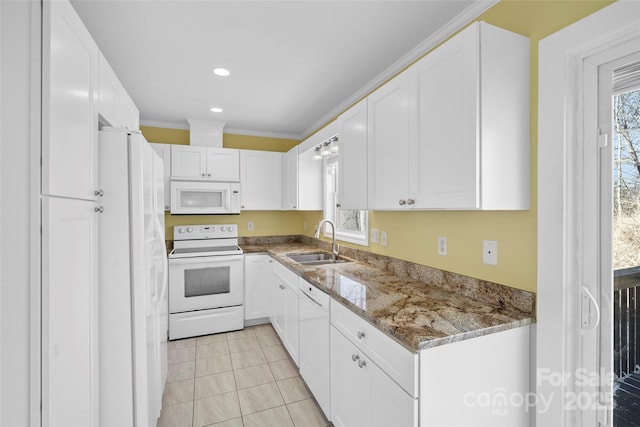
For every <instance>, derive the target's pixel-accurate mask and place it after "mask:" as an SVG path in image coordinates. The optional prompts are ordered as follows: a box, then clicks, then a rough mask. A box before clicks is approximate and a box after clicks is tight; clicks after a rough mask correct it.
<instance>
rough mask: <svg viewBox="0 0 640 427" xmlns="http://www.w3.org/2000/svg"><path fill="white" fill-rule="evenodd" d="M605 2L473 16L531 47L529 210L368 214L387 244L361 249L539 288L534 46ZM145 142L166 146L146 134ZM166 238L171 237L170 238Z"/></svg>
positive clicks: (505, 6) (298, 222) (279, 215)
mask: <svg viewBox="0 0 640 427" xmlns="http://www.w3.org/2000/svg"><path fill="white" fill-rule="evenodd" d="M610 3H612V2H611V1H592V0H588V1H586V0H583V1H574V0H571V1H555V0H554V1H551V0H547V1H531V0H509V1H502V2H500V3H498V4H497V5H496V6H494V7H493V8H491V9H490V10H488V11H487V12H486V13H484V14H483V15H482V16H480V17H479V18H478V20H483V21H486V22H488V23H489V24H493V25H496V26H498V27H502V28H506V29H508V30H511V31H514V32H517V33H519V34H523V35H525V36H527V37H529V38H530V41H531V209H530V210H529V211H524V212H521V211H518V212H506V211H503V212H501V211H496V212H469V211H460V212H457V211H455V212H442V211H436V212H430V211H418V212H370V215H369V218H370V220H369V228H377V229H379V230H380V231H383V230H384V231H386V232H387V233H388V245H387V246H386V247H383V246H381V245H380V244H370V245H369V248H365V249H367V250H370V251H371V252H375V253H380V254H384V255H389V256H393V257H396V258H401V259H405V260H408V261H413V262H417V263H420V264H425V265H430V266H432V267H436V268H440V269H443V270H448V271H453V272H456V273H461V274H465V275H468V276H472V277H477V278H480V279H484V280H489V281H492V282H496V283H501V284H505V285H508V286H513V287H516V288H520V289H525V290H529V291H535V290H536V251H537V245H536V233H537V229H536V220H537V198H536V194H537V164H538V163H537V151H538V141H537V137H538V42H539V41H540V39H542V38H544V37H546V36H548V35H550V34H552V33H554V32H556V31H558V30H560V29H561V28H563V27H566V26H567V25H569V24H571V23H573V22H576V21H578V20H580V19H581V18H583V17H585V16H587V15H590V14H591V13H593V12H595V11H597V10H599V9H601V8H603V7H605V6H606V5H608V4H610ZM147 132H149V131H148V130H147V129H146V128H143V133H145V136H147ZM183 132H186V131H183ZM229 137H230V135H225V142H224V143H225V146H226V145H227V144H229V146H233V147H234V148H257V149H262V150H267V149H269V148H266V147H265V146H262V145H261V143H260V142H259V141H258V142H257V143H256V142H254V141H253V140H250V139H252V138H254V137H246V138H245V139H244V141H245V143H246V144H248V146H246V147H240V146H237V145H232V144H236V143H237V141H236V140H235V138H236V136H233V139H234V141H233V142H231V141H229V143H228V142H227V141H228V138H229ZM182 138H183V137H182ZM238 138H242V137H238ZM147 139H148V140H150V141H154V142H171V141H168V140H163V139H159V138H153V137H149V136H148V137H147ZM187 141H188V138H187ZM263 142H265V145H270V144H274V145H270V146H271V147H278V148H275V149H273V151H286V150H287V149H288V148H284V147H285V146H286V143H275V142H273V141H269V142H266V141H264V140H263ZM239 144H240V145H242V144H241V143H239ZM279 144H282V145H279ZM167 217H169V216H168V215H167ZM321 217H322V213H321V212H255V213H251V212H244V213H242V214H241V215H240V216H232V217H216V216H214V217H169V219H168V220H167V226H168V228H169V227H172V226H173V225H174V224H178V222H174V221H183V219H185V218H186V219H185V221H186V222H180V224H186V223H194V224H197V223H207V222H208V221H209V218H210V219H211V220H210V222H212V223H215V222H216V221H218V222H224V221H227V220H228V221H230V222H234V223H235V222H237V223H238V224H240V232H241V234H242V235H248V232H247V231H246V222H247V221H249V220H254V221H256V230H255V231H254V232H253V234H254V235H271V234H274V235H284V234H298V233H302V234H305V235H307V236H312V235H313V232H314V226H315V224H317V223H318V222H319V220H320V219H321ZM192 218H193V220H192ZM196 220H198V221H200V220H201V221H202V222H196ZM189 221H191V222H189ZM259 224H260V225H259ZM305 225H306V228H305ZM171 235H172V233H171V234H169V237H168V238H171V237H170V236H171ZM438 236H446V237H447V238H448V256H446V257H443V256H439V255H437V238H438ZM482 240H497V241H498V264H499V265H498V266H489V265H485V264H483V263H482ZM348 246H353V247H358V246H357V245H348ZM360 248H362V247H360Z"/></svg>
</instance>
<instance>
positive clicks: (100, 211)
mask: <svg viewBox="0 0 640 427" xmlns="http://www.w3.org/2000/svg"><path fill="white" fill-rule="evenodd" d="M93 211H94V212H99V213H102V212H104V206H102V205H100V206H96V207H95V208H93Z"/></svg>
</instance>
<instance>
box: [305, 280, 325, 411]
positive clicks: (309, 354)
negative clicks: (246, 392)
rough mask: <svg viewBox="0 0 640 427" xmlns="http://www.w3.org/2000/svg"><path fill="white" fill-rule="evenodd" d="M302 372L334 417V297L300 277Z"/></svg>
mask: <svg viewBox="0 0 640 427" xmlns="http://www.w3.org/2000/svg"><path fill="white" fill-rule="evenodd" d="M298 287H299V292H298V312H299V328H300V329H299V337H300V340H299V346H300V347H299V361H300V375H302V378H303V379H304V381H305V382H306V383H307V386H309V389H310V390H311V392H312V393H313V396H314V397H315V398H316V400H317V401H318V404H319V405H320V408H322V411H323V412H324V415H325V416H326V417H327V419H330V417H331V410H330V409H331V408H330V402H331V396H330V394H329V384H330V377H331V375H330V371H329V357H330V352H329V303H330V302H331V297H330V296H329V295H328V294H326V293H324V292H322V291H321V290H319V289H318V288H316V287H315V286H313V285H312V284H310V283H309V282H307V281H306V280H304V279H303V278H300V279H299V281H298Z"/></svg>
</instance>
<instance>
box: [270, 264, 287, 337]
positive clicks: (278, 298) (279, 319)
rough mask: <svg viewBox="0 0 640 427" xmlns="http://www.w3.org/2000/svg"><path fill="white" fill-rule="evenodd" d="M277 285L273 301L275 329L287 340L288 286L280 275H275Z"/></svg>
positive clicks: (273, 288) (274, 287) (272, 297)
mask: <svg viewBox="0 0 640 427" xmlns="http://www.w3.org/2000/svg"><path fill="white" fill-rule="evenodd" d="M273 277H274V283H275V286H273V287H272V290H273V293H272V295H271V303H272V305H273V320H272V322H271V323H272V324H273V329H275V330H276V332H277V333H278V336H279V337H280V339H281V340H282V341H283V342H284V341H285V338H284V337H285V335H284V334H285V319H286V310H287V309H286V294H285V291H286V289H287V286H286V285H285V284H284V283H283V282H282V279H280V278H279V277H278V276H276V275H274V276H273Z"/></svg>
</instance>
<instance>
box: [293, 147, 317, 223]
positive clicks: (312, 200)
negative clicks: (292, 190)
mask: <svg viewBox="0 0 640 427" xmlns="http://www.w3.org/2000/svg"><path fill="white" fill-rule="evenodd" d="M298 147H299V146H298ZM314 151H315V150H313V149H311V150H307V151H305V152H300V153H299V154H298V210H300V211H321V210H322V189H323V186H322V161H321V160H316V159H314V158H313V156H314Z"/></svg>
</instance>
